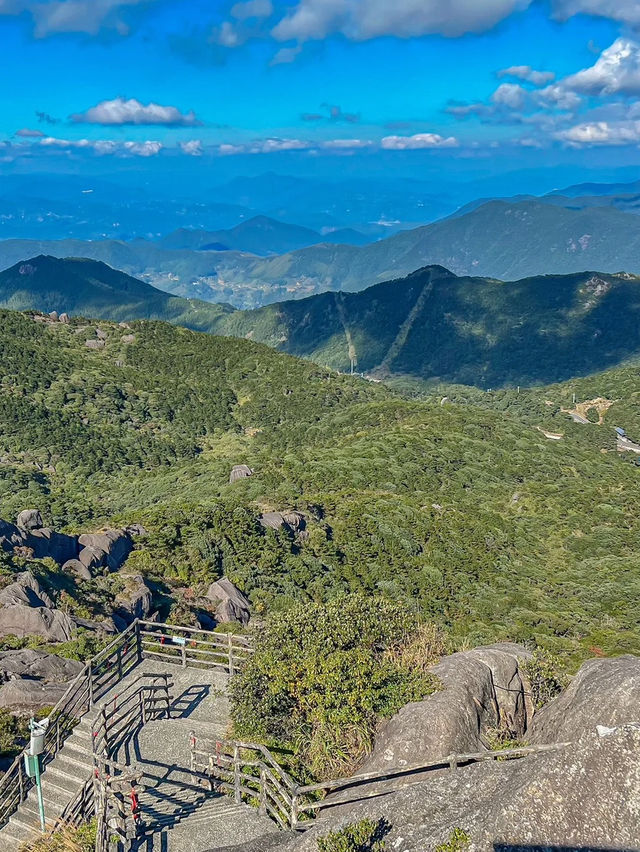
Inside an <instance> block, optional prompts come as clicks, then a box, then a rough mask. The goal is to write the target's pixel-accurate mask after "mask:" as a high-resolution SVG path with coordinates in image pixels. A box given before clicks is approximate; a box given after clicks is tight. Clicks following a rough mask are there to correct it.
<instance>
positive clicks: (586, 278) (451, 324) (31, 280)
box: [0, 257, 640, 387]
mask: <svg viewBox="0 0 640 852" xmlns="http://www.w3.org/2000/svg"><path fill="white" fill-rule="evenodd" d="M0 307H7V308H14V309H22V310H24V309H27V308H34V309H38V310H42V311H51V310H57V311H59V312H60V311H67V312H69V313H73V314H82V315H85V316H92V317H98V318H103V319H114V320H134V319H164V320H168V321H170V322H173V323H175V324H178V325H184V326H187V327H189V328H193V329H197V330H201V331H208V332H213V333H216V334H220V335H225V336H232V337H244V338H249V339H251V340H254V341H258V342H262V343H266V344H268V345H269V346H271V347H273V348H275V349H278V350H280V351H283V352H288V353H290V354H293V355H298V356H302V357H305V358H309V359H311V360H314V361H317V362H318V363H320V364H323V365H327V366H330V367H333V368H335V369H338V370H341V371H343V372H346V371H349V370H350V369H351V368H352V365H353V368H354V369H355V370H357V371H358V372H361V371H362V372H364V373H367V374H368V375H369V377H371V378H380V379H385V378H388V377H391V376H411V377H416V378H419V379H422V380H426V381H429V382H452V383H460V384H468V385H475V386H478V387H500V386H504V385H523V386H526V385H531V384H542V383H549V382H554V381H561V380H564V379H568V378H572V377H575V376H579V375H586V374H589V373H593V372H595V371H597V370H601V369H604V368H607V367H610V366H613V365H616V364H619V363H621V362H623V361H625V360H628V359H629V358H631V357H635V356H638V355H640V323H638V316H640V278H639V277H636V276H632V275H629V274H627V273H621V274H618V275H612V274H600V273H593V272H586V273H579V274H573V275H566V276H551V275H549V276H542V277H535V278H528V279H524V280H520V281H514V282H507V283H504V282H501V281H497V280H495V279H486V278H477V277H468V276H460V277H459V276H456V275H454V274H453V273H452V272H450V271H449V270H447V269H445V268H443V267H440V266H430V267H427V268H423V269H420V270H418V271H417V272H414V273H413V274H411V275H409V276H408V277H406V278H404V279H400V280H394V281H388V282H385V283H382V284H377V285H375V286H372V287H369V288H368V289H366V290H364V291H362V292H359V293H335V292H328V293H323V294H320V295H317V296H312V297H310V298H307V299H300V300H292V301H288V302H282V303H279V304H274V305H268V306H266V307H263V308H260V309H258V310H253V311H234V310H233V309H232V308H231V307H229V306H224V305H211V304H208V303H203V302H198V301H190V300H185V299H180V298H177V297H174V296H170V295H168V294H166V293H162V292H161V291H158V290H156V289H154V288H153V287H150V286H149V285H148V284H145V283H144V282H141V281H137V280H136V279H134V278H131V277H130V276H128V275H125V274H124V273H121V272H118V271H116V270H113V269H110V268H109V267H107V266H106V265H105V264H102V263H97V262H95V261H90V260H82V259H66V260H59V259H56V258H52V257H36V258H33V259H32V260H27V261H23V262H21V263H19V264H17V265H15V266H14V267H12V268H11V269H8V270H6V271H5V272H2V273H0Z"/></svg>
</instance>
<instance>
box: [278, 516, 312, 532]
mask: <svg viewBox="0 0 640 852" xmlns="http://www.w3.org/2000/svg"><path fill="white" fill-rule="evenodd" d="M282 518H283V520H284V522H285V524H286V525H287V526H288V527H289V528H290V529H292V530H293V532H294V533H300V532H303V530H304V529H305V527H306V526H307V522H306V520H305V517H304V515H303V514H302V512H295V511H292V512H284V513H283V515H282Z"/></svg>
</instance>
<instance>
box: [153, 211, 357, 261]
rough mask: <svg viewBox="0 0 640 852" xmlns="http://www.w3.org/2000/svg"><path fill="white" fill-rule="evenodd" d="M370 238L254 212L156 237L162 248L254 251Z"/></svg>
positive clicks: (276, 251)
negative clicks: (231, 222)
mask: <svg viewBox="0 0 640 852" xmlns="http://www.w3.org/2000/svg"><path fill="white" fill-rule="evenodd" d="M369 242H373V240H372V239H371V238H369V237H367V236H365V235H364V234H361V233H359V232H358V231H355V230H353V229H352V228H340V229H337V230H335V231H330V232H329V233H327V234H321V233H320V232H319V231H314V230H312V229H311V228H302V227H300V226H299V225H288V224H286V223H285V222H278V221H277V220H276V219H270V218H269V217H268V216H254V217H252V218H251V219H248V220H247V221H246V222H241V223H240V224H239V225H236V226H235V228H230V229H227V230H221V231H202V230H193V229H189V228H180V229H179V230H177V231H174V232H173V233H171V234H169V235H168V236H166V237H163V238H162V239H160V240H158V245H159V246H161V247H162V248H165V249H188V250H191V251H194V250H195V251H241V252H248V253H249V254H256V255H273V254H286V253H287V252H291V251H295V250H296V249H301V248H307V247H308V246H314V245H317V244H318V243H333V244H340V243H346V244H349V245H365V244H366V243H369Z"/></svg>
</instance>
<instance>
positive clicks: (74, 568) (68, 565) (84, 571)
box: [62, 548, 92, 581]
mask: <svg viewBox="0 0 640 852" xmlns="http://www.w3.org/2000/svg"><path fill="white" fill-rule="evenodd" d="M85 549H86V548H85ZM62 570H63V571H64V572H65V574H72V575H73V576H74V577H76V579H78V580H82V581H86V580H90V579H91V577H92V574H91V571H90V569H89V568H88V567H87V566H86V565H83V564H82V562H80V560H79V559H68V560H67V561H66V562H65V563H64V565H63V566H62Z"/></svg>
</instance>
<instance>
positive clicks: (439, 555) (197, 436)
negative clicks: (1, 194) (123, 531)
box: [0, 311, 640, 657]
mask: <svg viewBox="0 0 640 852" xmlns="http://www.w3.org/2000/svg"><path fill="white" fill-rule="evenodd" d="M100 328H101V329H102V331H103V332H104V346H103V347H102V348H98V349H93V348H91V349H89V348H87V346H86V343H85V341H86V339H88V338H91V335H94V336H95V322H94V323H92V324H87V323H86V321H82V320H72V322H71V324H69V325H64V324H61V323H53V322H48V321H46V320H45V319H44V318H40V319H39V320H38V321H36V320H35V319H34V317H33V316H31V315H28V314H19V313H14V312H8V311H5V312H1V313H0V361H1V363H2V365H3V370H2V373H3V375H2V379H1V380H0V517H3V518H12V517H15V515H16V514H17V512H18V511H19V510H21V509H23V508H26V507H30V506H37V507H39V508H40V509H41V511H42V512H43V513H44V517H45V523H48V524H51V525H52V526H53V527H54V528H60V527H62V526H66V527H67V528H68V529H71V530H73V529H76V530H77V529H79V528H81V529H83V530H86V529H88V528H91V527H92V526H93V527H95V528H99V527H100V525H101V524H102V523H103V522H106V521H109V522H110V523H112V524H125V523H127V524H129V523H133V522H136V521H137V522H141V523H143V524H144V526H145V527H146V528H147V529H148V530H149V535H148V537H147V538H146V539H143V540H142V543H141V544H139V545H138V549H137V550H136V551H135V552H134V554H132V556H130V557H129V562H128V565H129V567H130V568H131V569H132V570H134V571H139V572H141V573H143V574H145V575H146V576H147V578H149V581H150V582H152V583H153V584H154V588H155V589H156V591H157V593H161V592H162V589H163V588H168V587H171V589H173V590H174V591H175V589H180V588H182V589H185V590H186V591H185V593H184V605H183V609H182V610H181V611H180V614H179V616H178V615H176V617H179V618H180V620H181V621H183V622H184V621H188V620H189V611H190V610H189V600H190V598H189V595H192V594H193V593H194V591H195V593H196V594H197V592H198V589H199V588H201V584H205V583H207V582H208V581H210V580H211V579H212V578H214V577H217V576H219V574H220V573H221V572H222V571H224V573H225V574H226V575H227V576H228V577H229V578H230V579H231V580H232V581H233V582H235V583H237V584H238V585H239V586H240V587H241V588H243V589H244V590H245V591H246V592H247V593H248V594H249V595H250V597H251V599H252V601H253V603H254V606H255V607H256V609H257V611H258V612H264V611H265V610H272V609H274V608H276V609H277V608H282V607H284V606H286V605H287V604H288V603H289V602H291V601H292V600H303V601H305V600H326V599H327V598H330V597H331V596H333V595H335V594H336V593H337V592H341V591H352V590H361V591H364V592H365V593H367V594H369V593H373V592H376V591H379V592H383V593H385V594H387V595H390V596H391V597H393V598H397V599H400V600H403V601H405V602H407V603H408V605H409V606H410V607H413V608H416V609H417V610H419V611H420V612H421V613H423V614H424V615H425V616H428V617H429V618H432V619H433V620H435V621H436V622H437V623H440V624H443V625H447V626H449V627H450V629H451V631H452V633H453V635H454V636H457V637H463V636H464V637H465V639H466V640H468V641H469V642H470V643H475V642H484V641H489V640H493V639H498V638H509V639H515V640H522V641H526V640H529V639H536V641H538V642H539V643H541V644H542V645H544V646H547V647H551V648H554V649H556V650H560V651H566V652H567V653H570V654H574V655H577V656H578V657H581V656H583V655H585V654H589V653H593V650H591V651H590V650H589V649H593V648H596V649H602V650H603V651H604V652H616V653H620V652H621V651H624V650H627V649H628V650H634V651H638V650H639V649H640V624H639V616H638V612H637V607H636V605H635V601H636V599H637V596H638V592H639V591H640V589H639V586H640V573H639V570H638V564H637V541H638V535H639V534H640V512H639V511H638V510H639V508H640V505H639V503H640V500H639V497H640V480H639V471H638V468H637V467H635V466H634V464H633V458H634V456H633V454H632V453H624V454H622V453H618V452H616V448H615V447H616V443H615V433H614V431H613V426H614V425H618V421H619V419H620V421H621V422H622V425H624V426H625V427H626V428H627V431H628V432H629V434H630V435H631V437H636V438H638V437H640V415H639V409H638V399H640V375H639V372H638V370H637V369H636V368H634V367H624V368H620V369H619V370H615V371H610V372H608V373H605V374H602V375H600V376H593V377H591V378H589V379H584V380H581V381H582V382H583V384H582V385H580V386H579V387H578V390H579V392H580V393H589V394H592V395H593V396H594V397H595V396H598V395H600V394H602V395H604V394H606V395H607V396H608V398H609V400H610V401H611V402H612V404H611V406H610V407H609V408H608V410H607V411H606V412H605V414H604V417H603V425H595V424H592V423H587V424H586V425H581V424H577V423H574V422H572V420H571V419H570V417H569V416H568V415H567V414H565V413H563V412H562V410H561V409H563V408H570V407H571V405H572V393H573V391H574V389H575V385H572V384H567V385H557V386H551V387H547V388H541V389H534V390H531V391H524V390H522V391H521V393H520V394H518V393H517V392H516V391H515V390H513V391H504V392H497V393H493V394H489V393H483V392H481V391H478V390H473V389H467V390H465V389H464V388H460V387H451V388H450V389H449V390H450V392H449V393H446V389H442V388H439V389H438V392H437V394H436V395H434V397H433V398H426V399H424V400H416V401H409V400H406V399H404V398H402V397H400V396H398V395H396V394H394V393H392V392H391V391H389V390H388V389H387V388H385V387H384V386H380V385H372V384H371V383H368V382H366V381H363V380H361V379H358V378H353V379H352V378H349V377H344V376H343V377H340V376H337V375H336V374H335V373H330V372H329V371H327V370H325V369H322V368H319V367H316V366H314V365H312V364H311V363H309V362H306V361H302V360H297V359H295V358H292V357H290V356H288V355H284V354H280V353H277V352H275V351H274V350H271V349H269V348H267V347H265V346H262V345H259V344H256V343H253V342H250V341H246V340H233V339H223V338H218V337H212V336H209V335H202V334H197V333H194V332H191V331H187V330H184V329H181V328H176V327H173V326H170V325H166V324H163V323H157V322H137V323H131V328H121V327H119V326H117V325H115V324H110V323H106V322H101V323H100ZM443 396H449V400H450V401H449V402H447V401H443V400H442V397H443ZM537 427H541V428H543V429H545V430H546V431H549V432H550V433H553V434H555V435H557V436H560V437H557V438H554V439H550V438H548V437H546V436H545V434H543V432H541V431H539V429H538V428H537ZM236 464H246V465H248V466H249V467H250V468H252V469H253V470H254V474H253V476H251V477H249V478H246V479H243V480H241V481H239V482H235V483H234V484H229V473H230V471H231V468H232V466H233V465H236ZM272 510H275V511H281V512H288V511H297V512H299V513H300V514H301V515H302V518H303V528H299V529H298V530H295V529H293V528H291V527H290V526H287V525H283V526H280V527H278V528H277V529H272V528H269V527H268V526H265V525H263V524H262V523H261V522H260V519H261V516H262V515H263V513H265V512H268V511H272ZM303 533H304V534H303ZM175 596H176V595H174V597H175Z"/></svg>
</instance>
